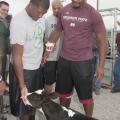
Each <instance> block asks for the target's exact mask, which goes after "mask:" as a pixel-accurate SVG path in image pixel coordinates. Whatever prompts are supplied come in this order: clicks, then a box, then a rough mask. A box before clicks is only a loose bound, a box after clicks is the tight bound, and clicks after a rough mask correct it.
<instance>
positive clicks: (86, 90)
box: [56, 57, 93, 101]
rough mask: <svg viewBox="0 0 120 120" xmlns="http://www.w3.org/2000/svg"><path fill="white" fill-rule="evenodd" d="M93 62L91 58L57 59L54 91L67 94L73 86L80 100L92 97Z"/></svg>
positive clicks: (71, 90)
mask: <svg viewBox="0 0 120 120" xmlns="http://www.w3.org/2000/svg"><path fill="white" fill-rule="evenodd" d="M92 80H93V64H92V60H86V61H69V60H66V59H63V58H61V57H60V58H59V60H58V71H57V81H56V91H57V92H58V93H60V94H63V95H65V94H66V95H67V94H70V93H72V92H73V88H74V87H75V89H76V91H77V94H78V97H79V99H80V100H81V101H84V100H91V99H92Z"/></svg>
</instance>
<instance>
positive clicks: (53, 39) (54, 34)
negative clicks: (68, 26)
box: [42, 29, 61, 63]
mask: <svg viewBox="0 0 120 120" xmlns="http://www.w3.org/2000/svg"><path fill="white" fill-rule="evenodd" d="M60 34H61V31H59V30H57V29H55V30H54V31H53V32H52V34H51V36H50V41H49V43H50V44H52V47H50V46H49V44H47V43H46V49H45V52H44V55H43V60H42V61H43V63H45V62H46V60H47V58H48V56H49V54H50V53H51V52H52V51H53V49H54V46H55V43H56V42H57V40H58V38H59V37H60ZM47 45H48V46H47Z"/></svg>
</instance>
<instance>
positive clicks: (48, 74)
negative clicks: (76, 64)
mask: <svg viewBox="0 0 120 120" xmlns="http://www.w3.org/2000/svg"><path fill="white" fill-rule="evenodd" d="M61 8H62V3H61V1H60V0H53V2H52V11H53V14H52V15H50V16H49V17H48V18H47V19H46V31H45V43H46V42H48V40H49V38H50V35H51V32H52V31H53V30H54V29H55V27H56V24H57V17H58V14H59V12H60V10H61ZM60 39H62V38H61V37H60V38H59V40H58V41H57V43H56V46H55V50H54V52H53V53H51V54H50V56H49V57H48V58H47V62H46V63H45V64H44V75H45V90H46V91H47V92H49V93H51V92H52V88H53V87H52V86H53V83H54V82H55V81H56V71H57V61H58V57H59V51H60V48H61V45H62V41H61V40H60Z"/></svg>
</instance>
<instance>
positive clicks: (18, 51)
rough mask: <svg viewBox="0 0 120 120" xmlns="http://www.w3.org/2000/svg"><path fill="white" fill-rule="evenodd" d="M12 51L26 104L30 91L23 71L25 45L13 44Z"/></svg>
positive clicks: (15, 69)
mask: <svg viewBox="0 0 120 120" xmlns="http://www.w3.org/2000/svg"><path fill="white" fill-rule="evenodd" d="M11 53H12V58H13V66H14V71H15V74H16V77H17V79H18V81H19V87H20V90H21V98H22V99H23V102H24V103H25V104H26V95H27V93H28V90H27V88H26V86H25V83H24V72H23V62H22V56H23V46H22V45H19V44H14V45H12V49H11Z"/></svg>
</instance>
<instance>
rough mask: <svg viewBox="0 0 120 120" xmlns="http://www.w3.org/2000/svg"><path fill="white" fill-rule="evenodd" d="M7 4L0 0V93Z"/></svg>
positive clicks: (2, 76) (2, 86)
mask: <svg viewBox="0 0 120 120" xmlns="http://www.w3.org/2000/svg"><path fill="white" fill-rule="evenodd" d="M8 11H9V4H8V3H7V2H4V1H0V95H3V93H4V91H5V86H6V85H5V81H4V75H3V74H4V72H5V63H6V59H5V57H6V53H7V50H8V44H9V42H8V37H9V29H8V25H7V22H6V20H5V18H6V17H7V15H8Z"/></svg>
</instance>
